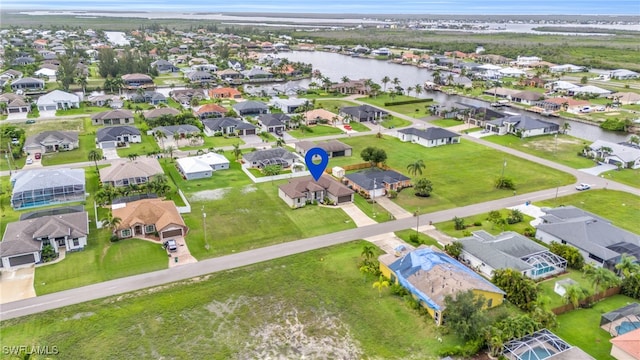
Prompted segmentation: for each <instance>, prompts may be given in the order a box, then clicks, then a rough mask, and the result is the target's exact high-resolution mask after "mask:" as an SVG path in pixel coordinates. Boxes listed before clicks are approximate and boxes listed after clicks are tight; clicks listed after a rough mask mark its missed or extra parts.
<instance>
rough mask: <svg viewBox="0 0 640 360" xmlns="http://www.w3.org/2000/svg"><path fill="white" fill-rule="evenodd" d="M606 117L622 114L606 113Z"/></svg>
mask: <svg viewBox="0 0 640 360" xmlns="http://www.w3.org/2000/svg"><path fill="white" fill-rule="evenodd" d="M605 115H607V116H613V115H620V113H619V112H610V113H606V114H605Z"/></svg>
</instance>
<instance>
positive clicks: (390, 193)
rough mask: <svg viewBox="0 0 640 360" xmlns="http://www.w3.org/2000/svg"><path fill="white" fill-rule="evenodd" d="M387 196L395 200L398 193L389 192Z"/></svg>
mask: <svg viewBox="0 0 640 360" xmlns="http://www.w3.org/2000/svg"><path fill="white" fill-rule="evenodd" d="M387 195H388V196H389V199H395V198H397V197H398V192H397V191H395V190H389V192H388V193H387Z"/></svg>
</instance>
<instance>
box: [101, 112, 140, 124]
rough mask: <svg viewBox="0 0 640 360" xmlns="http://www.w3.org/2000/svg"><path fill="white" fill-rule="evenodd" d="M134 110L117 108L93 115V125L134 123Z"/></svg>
mask: <svg viewBox="0 0 640 360" xmlns="http://www.w3.org/2000/svg"><path fill="white" fill-rule="evenodd" d="M133 121H134V119H133V112H131V110H126V109H116V110H109V111H103V112H99V113H97V114H93V115H91V123H92V124H93V125H121V124H133Z"/></svg>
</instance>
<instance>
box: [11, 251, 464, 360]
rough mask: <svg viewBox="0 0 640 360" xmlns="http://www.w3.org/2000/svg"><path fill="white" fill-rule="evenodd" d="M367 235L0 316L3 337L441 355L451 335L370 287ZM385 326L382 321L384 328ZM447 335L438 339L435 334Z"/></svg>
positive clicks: (213, 350) (164, 351) (69, 344)
mask: <svg viewBox="0 0 640 360" xmlns="http://www.w3.org/2000/svg"><path fill="white" fill-rule="evenodd" d="M365 244H366V243H365V242H363V241H357V242H353V243H350V244H346V245H341V246H335V247H331V248H327V249H321V250H316V251H311V252H307V253H303V254H299V255H294V256H290V257H286V258H282V259H277V260H273V261H269V262H265V263H260V264H256V265H252V266H248V267H244V268H241V269H237V270H233V271H227V272H222V273H216V274H211V275H207V276H204V277H200V278H196V279H192V280H189V281H184V282H180V283H174V284H168V285H165V286H162V287H158V288H152V289H148V290H142V291H138V292H134V293H129V294H125V295H120V296H114V297H110V298H106V299H101V300H96V301H92V302H88V303H84V304H80V305H77V306H73V307H66V308H62V309H57V310H53V311H49V312H46V313H42V314H38V315H33V316H27V317H24V318H20V319H14V320H8V321H4V322H3V323H2V338H3V339H2V342H3V345H7V346H12V345H20V344H35V345H45V344H49V345H54V344H55V345H56V346H57V347H58V349H59V351H60V355H59V356H61V357H64V358H65V359H71V360H72V359H89V358H100V357H103V356H104V354H109V357H111V358H133V357H135V358H158V357H163V358H164V357H166V358H190V359H196V358H207V359H225V360H226V359H230V358H253V359H264V358H300V357H301V355H302V354H307V356H309V357H310V358H338V357H340V358H372V359H404V358H420V359H437V356H436V354H437V352H438V351H439V350H440V349H442V348H443V347H447V346H453V345H460V344H462V342H461V341H460V340H459V339H457V338H456V337H455V335H453V334H450V335H445V334H442V333H441V332H440V331H438V328H436V327H435V325H433V322H432V321H430V320H428V319H425V318H423V317H420V316H418V315H417V313H415V312H414V311H413V310H410V309H409V308H408V307H407V306H406V305H405V304H404V301H403V300H402V299H400V298H398V297H395V296H392V295H389V294H388V290H384V291H383V293H382V296H379V295H378V292H377V291H376V290H375V289H373V288H372V286H371V284H372V283H373V281H375V279H372V278H365V277H363V275H362V274H361V273H360V272H359V271H358V269H357V265H356V264H357V262H358V258H359V256H360V253H361V251H362V247H363V246H364V245H365ZM380 329H384V336H382V335H381V333H380ZM439 337H440V338H441V339H442V342H439V341H438V338H439Z"/></svg>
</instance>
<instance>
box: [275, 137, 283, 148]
mask: <svg viewBox="0 0 640 360" xmlns="http://www.w3.org/2000/svg"><path fill="white" fill-rule="evenodd" d="M284 144H285V143H284V139H283V138H281V137H279V138H277V139H276V146H277V147H283V146H284Z"/></svg>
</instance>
